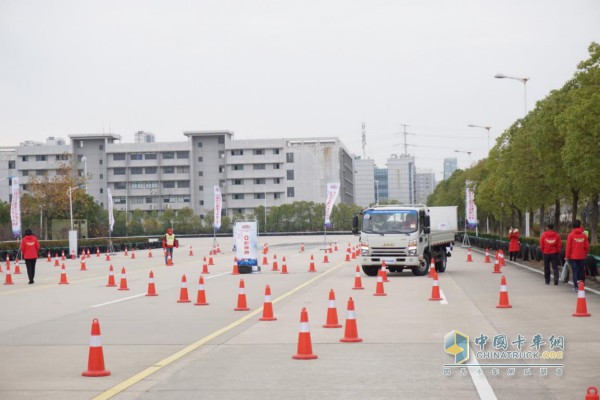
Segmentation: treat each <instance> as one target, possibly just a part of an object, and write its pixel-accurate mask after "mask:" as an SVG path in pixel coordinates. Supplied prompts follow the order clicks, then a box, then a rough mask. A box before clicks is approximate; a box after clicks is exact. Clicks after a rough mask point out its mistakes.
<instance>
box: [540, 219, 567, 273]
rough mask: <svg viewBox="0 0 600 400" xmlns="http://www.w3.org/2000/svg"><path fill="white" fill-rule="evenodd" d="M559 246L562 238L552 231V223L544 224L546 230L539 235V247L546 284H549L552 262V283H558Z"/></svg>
mask: <svg viewBox="0 0 600 400" xmlns="http://www.w3.org/2000/svg"><path fill="white" fill-rule="evenodd" d="M561 247H562V239H561V238H560V235H559V234H558V233H556V232H555V231H554V225H553V224H548V225H546V231H545V232H544V233H542V237H540V249H541V250H542V257H543V258H544V278H546V285H549V284H550V264H552V273H553V274H554V285H558V264H560V258H559V254H560V249H561Z"/></svg>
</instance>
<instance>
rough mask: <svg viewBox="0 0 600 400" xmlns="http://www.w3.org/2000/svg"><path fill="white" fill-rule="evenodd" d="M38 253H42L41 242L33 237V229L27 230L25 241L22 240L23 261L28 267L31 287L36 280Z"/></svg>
mask: <svg viewBox="0 0 600 400" xmlns="http://www.w3.org/2000/svg"><path fill="white" fill-rule="evenodd" d="M38 251H40V242H38V240H37V238H36V237H35V236H33V233H32V232H31V229H27V230H26V231H25V236H23V240H21V253H23V259H24V260H25V265H26V266H27V277H28V278H29V284H30V285H32V284H33V279H34V278H35V262H36V261H37V258H38Z"/></svg>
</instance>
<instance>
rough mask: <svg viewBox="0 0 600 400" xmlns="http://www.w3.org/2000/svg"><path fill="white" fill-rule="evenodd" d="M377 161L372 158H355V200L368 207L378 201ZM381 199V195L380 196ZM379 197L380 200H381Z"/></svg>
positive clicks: (358, 203)
mask: <svg viewBox="0 0 600 400" xmlns="http://www.w3.org/2000/svg"><path fill="white" fill-rule="evenodd" d="M375 181H376V178H375V161H373V160H371V159H367V160H363V159H361V158H355V159H354V190H355V192H354V202H355V203H356V204H357V205H359V206H361V207H367V206H368V205H370V204H373V203H375V202H377V200H378V199H377V195H378V194H379V187H378V186H379V182H375ZM380 199H381V197H380ZM380 199H379V200H380Z"/></svg>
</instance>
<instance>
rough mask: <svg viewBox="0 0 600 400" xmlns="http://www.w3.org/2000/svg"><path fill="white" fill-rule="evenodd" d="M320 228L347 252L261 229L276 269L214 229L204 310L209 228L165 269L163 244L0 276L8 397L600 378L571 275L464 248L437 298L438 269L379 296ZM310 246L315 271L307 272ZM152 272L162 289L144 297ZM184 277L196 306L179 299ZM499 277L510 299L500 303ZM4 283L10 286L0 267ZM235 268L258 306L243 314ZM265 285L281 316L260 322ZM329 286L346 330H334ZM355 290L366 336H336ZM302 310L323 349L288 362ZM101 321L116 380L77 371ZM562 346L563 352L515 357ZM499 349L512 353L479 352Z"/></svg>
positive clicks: (423, 393)
mask: <svg viewBox="0 0 600 400" xmlns="http://www.w3.org/2000/svg"><path fill="white" fill-rule="evenodd" d="M327 239H328V240H330V241H332V242H337V244H338V249H339V250H338V251H337V252H333V253H332V254H328V258H329V263H323V250H322V248H323V238H321V237H300V236H296V237H269V238H266V240H267V242H268V244H269V252H268V255H267V257H268V261H269V265H267V266H263V270H262V272H261V273H258V274H242V275H235V276H234V275H232V274H231V272H232V269H233V268H232V266H233V254H232V252H231V240H221V241H220V244H221V249H222V250H223V253H222V254H220V255H217V256H215V257H214V261H215V265H214V266H209V267H208V269H209V272H210V273H209V274H207V275H205V276H204V279H205V292H206V297H207V301H208V302H209V303H210V304H209V305H208V306H195V305H194V302H195V300H196V295H197V289H198V285H197V282H198V278H199V276H200V272H201V270H202V257H204V256H207V257H208V252H209V249H210V246H211V245H212V239H186V240H185V241H182V243H181V246H180V248H179V249H178V250H176V252H175V256H174V261H175V265H174V266H172V267H166V266H164V260H163V259H162V258H161V257H160V256H161V254H159V253H161V252H157V251H156V250H155V251H154V257H153V258H148V254H147V252H145V251H144V252H141V251H137V252H136V253H135V255H136V258H135V259H131V256H130V255H129V256H127V257H126V256H124V254H123V253H119V254H117V255H115V256H113V257H112V260H111V261H110V262H108V261H105V258H104V256H101V257H96V256H95V255H92V257H91V258H90V259H88V260H86V266H87V271H80V264H79V261H69V260H67V261H66V262H65V265H66V268H67V277H68V281H69V284H68V285H59V284H58V282H59V278H60V268H58V267H54V266H53V265H54V264H53V262H51V263H48V262H46V260H44V259H41V260H39V261H38V266H37V276H36V282H35V284H34V285H28V284H27V275H26V271H25V266H24V265H23V264H21V266H20V267H21V270H22V274H21V275H13V280H14V282H15V284H14V285H0V398H1V399H48V400H50V399H94V398H96V399H108V398H115V399H197V398H202V399H236V400H238V399H261V400H269V399H277V400H281V399H314V398H320V399H342V398H343V399H350V400H352V399H399V398H402V399H478V398H481V399H495V398H497V399H522V398H527V399H583V398H585V392H586V389H587V388H588V386H600V367H599V365H600V362H599V360H600V344H599V341H598V340H597V335H598V334H599V332H600V323H599V322H598V321H599V318H600V293H599V292H597V291H588V292H586V305H587V309H588V311H589V312H590V313H591V314H592V316H591V317H588V318H576V317H573V316H572V314H573V313H574V312H575V311H576V303H577V294H574V293H573V292H572V290H571V289H572V287H571V286H569V285H562V284H560V285H559V286H554V285H550V286H547V285H545V284H544V282H543V277H542V275H540V274H539V272H537V271H535V270H534V269H528V268H526V267H525V266H519V265H516V264H511V263H508V265H507V266H505V267H503V268H502V274H493V273H492V270H493V266H492V264H485V263H484V258H483V255H482V254H480V253H478V252H473V259H474V261H473V262H472V263H468V262H466V258H467V254H466V251H465V250H464V249H460V248H455V251H454V255H453V256H452V257H451V258H449V260H448V269H447V272H445V273H442V274H440V275H439V285H440V288H441V290H442V297H443V301H430V300H429V297H430V296H431V290H432V279H430V278H428V277H415V276H413V275H412V273H410V272H404V273H402V274H390V277H389V282H388V283H385V284H384V290H385V293H386V296H374V293H375V289H376V278H370V277H366V276H365V275H364V274H361V276H362V283H363V286H364V288H365V289H364V290H353V286H354V279H355V268H356V265H357V260H351V261H350V262H346V261H344V259H345V254H346V248H347V246H348V243H351V244H352V245H356V244H357V239H356V237H354V236H337V237H330V236H328V238H327ZM259 242H260V244H261V245H262V243H263V240H262V238H261V239H260V240H259ZM303 242H304V244H305V251H304V252H300V245H301V243H303ZM189 246H192V249H193V252H194V255H193V256H189V255H188V253H189ZM274 255H277V260H278V267H279V270H281V267H282V265H281V262H282V258H283V257H284V256H285V257H286V261H287V269H288V271H289V274H287V275H286V274H281V273H280V272H273V271H271V269H272V261H273V256H274ZM310 255H313V256H314V258H315V269H316V272H308V270H309V263H310ZM260 257H261V259H260V260H259V261H261V262H262V257H263V256H262V254H261V256H260ZM111 263H112V265H113V266H114V269H115V280H116V283H117V285H119V283H120V282H119V281H120V277H121V276H120V271H121V268H122V267H125V268H126V273H127V281H128V287H129V288H130V290H128V291H119V290H117V288H109V287H106V284H107V280H108V268H109V265H110V264H111ZM13 268H14V265H13ZM3 269H5V268H4V266H3ZM150 270H152V271H153V273H154V276H155V285H156V291H157V293H158V296H156V297H147V296H144V294H145V293H146V291H147V287H148V274H149V272H150ZM183 274H185V275H186V277H187V288H188V294H189V298H190V300H191V303H178V302H177V300H178V299H179V297H180V291H181V280H182V275H183ZM501 275H503V276H505V277H506V280H507V290H508V298H509V303H510V305H512V308H503V309H501V308H497V307H496V306H497V305H498V304H499V291H500V276H501ZM0 278H1V279H2V282H4V280H5V274H4V273H3V274H0ZM240 279H243V280H244V283H245V293H246V298H247V304H248V307H249V308H250V310H249V311H234V308H235V307H236V306H237V304H238V296H239V283H240ZM266 285H269V286H270V288H271V292H272V296H271V301H272V304H273V310H274V316H275V317H276V318H277V320H275V321H260V320H259V318H260V317H261V316H262V312H263V310H262V306H263V304H264V300H265V296H264V294H265V286H266ZM331 289H333V290H334V292H335V297H336V306H337V307H336V309H337V315H338V318H339V322H340V324H342V325H343V327H341V328H329V329H326V328H323V327H322V326H323V324H325V322H326V320H327V311H328V305H329V301H328V295H329V292H330V290H331ZM350 297H352V299H353V301H354V305H355V309H356V312H355V314H356V326H357V336H358V337H359V338H361V339H362V342H359V343H343V342H340V339H341V338H342V337H344V336H345V330H346V326H345V325H346V316H347V304H348V300H349V298H350ZM302 308H306V310H307V312H308V317H309V327H310V336H311V344H312V350H313V353H314V354H315V355H317V356H318V358H317V359H313V360H295V359H292V356H293V355H294V354H296V353H297V347H298V338H299V329H300V313H301V310H302ZM94 318H97V319H98V320H99V323H100V327H101V332H102V346H103V347H102V348H103V353H104V359H105V367H106V369H108V370H110V371H111V375H109V376H106V377H97V378H88V377H82V376H81V373H82V372H83V371H84V370H86V369H87V363H88V351H89V343H90V327H91V322H92V320H93V319H94ZM454 330H457V331H459V332H460V333H462V334H464V335H467V336H468V337H469V343H470V349H471V351H470V358H469V360H468V361H467V363H466V364H458V365H457V364H455V358H454V356H453V355H451V354H448V353H447V352H446V351H445V346H444V337H445V336H446V335H447V334H448V333H449V332H452V331H454ZM485 337H487V339H488V341H487V342H486V343H485V344H484V345H483V346H481V345H482V341H481V338H485ZM519 338H522V339H523V340H524V342H523V343H522V347H521V350H520V351H519V350H518V348H517V347H518V345H519ZM535 338H538V339H540V341H539V342H538V344H537V345H536V343H535V342H534V339H535ZM551 338H552V340H551ZM496 339H497V340H498V341H497V343H495V340H496ZM502 339H506V344H507V346H506V347H507V348H506V352H503V351H504V350H503V349H502V343H503V342H502ZM561 339H562V341H561ZM494 346H495V347H494ZM481 347H483V351H485V352H487V353H486V354H483V353H480V351H481ZM538 348H539V351H538ZM560 350H562V351H563V359H526V360H525V359H522V358H519V357H518V356H519V355H520V356H521V357H523V356H528V355H529V356H531V354H534V353H536V352H538V353H539V354H542V353H543V352H544V351H548V352H554V353H552V354H555V355H556V354H558V353H557V352H558V351H560ZM527 352H529V353H527ZM492 353H493V355H492ZM502 354H503V355H504V356H506V355H507V354H511V355H513V357H515V358H513V359H506V358H503V359H502V358H501V359H490V358H486V356H488V357H492V356H496V357H500V356H501V355H502ZM547 354H550V353H547ZM478 355H479V356H478ZM509 363H510V364H511V365H510V366H508V365H507V364H509ZM477 364H479V367H477ZM492 364H500V365H498V366H494V365H492ZM540 364H544V365H541V366H540ZM560 365H562V366H560Z"/></svg>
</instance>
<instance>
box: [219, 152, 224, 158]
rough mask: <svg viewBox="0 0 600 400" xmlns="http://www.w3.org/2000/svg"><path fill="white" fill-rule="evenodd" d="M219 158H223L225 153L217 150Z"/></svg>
mask: <svg viewBox="0 0 600 400" xmlns="http://www.w3.org/2000/svg"><path fill="white" fill-rule="evenodd" d="M219 158H225V151H224V150H219Z"/></svg>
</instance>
